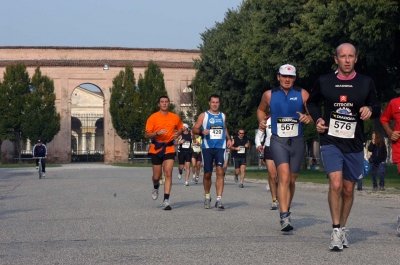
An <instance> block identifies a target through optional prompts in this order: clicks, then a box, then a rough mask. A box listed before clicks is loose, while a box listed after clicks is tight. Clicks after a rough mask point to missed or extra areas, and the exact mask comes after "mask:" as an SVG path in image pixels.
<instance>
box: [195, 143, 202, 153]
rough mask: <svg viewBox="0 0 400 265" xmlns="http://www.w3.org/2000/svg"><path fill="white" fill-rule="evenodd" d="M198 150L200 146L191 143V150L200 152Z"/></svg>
mask: <svg viewBox="0 0 400 265" xmlns="http://www.w3.org/2000/svg"><path fill="white" fill-rule="evenodd" d="M200 151H201V148H200V146H198V145H193V152H195V153H200Z"/></svg>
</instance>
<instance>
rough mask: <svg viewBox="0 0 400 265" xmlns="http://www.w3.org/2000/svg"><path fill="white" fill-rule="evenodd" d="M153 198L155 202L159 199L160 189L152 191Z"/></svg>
mask: <svg viewBox="0 0 400 265" xmlns="http://www.w3.org/2000/svg"><path fill="white" fill-rule="evenodd" d="M151 197H152V198H153V200H157V198H158V189H153V190H152V191H151Z"/></svg>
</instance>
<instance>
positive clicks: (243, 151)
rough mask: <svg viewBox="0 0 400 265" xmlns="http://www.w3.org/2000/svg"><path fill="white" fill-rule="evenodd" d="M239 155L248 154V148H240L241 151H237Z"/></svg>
mask: <svg viewBox="0 0 400 265" xmlns="http://www.w3.org/2000/svg"><path fill="white" fill-rule="evenodd" d="M237 153H238V154H244V153H246V147H244V146H239V150H238V151H237Z"/></svg>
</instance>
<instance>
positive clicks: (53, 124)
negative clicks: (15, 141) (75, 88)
mask: <svg viewBox="0 0 400 265" xmlns="http://www.w3.org/2000/svg"><path fill="white" fill-rule="evenodd" d="M31 88H32V92H31V94H30V95H29V97H28V100H27V106H26V111H25V115H24V117H23V118H24V119H23V122H22V136H23V137H24V138H27V139H31V140H34V141H36V140H38V139H40V140H41V141H42V142H43V143H45V144H46V143H49V142H51V141H52V140H53V139H54V136H55V135H56V134H57V133H58V132H59V131H60V126H61V125H60V120H61V116H60V114H59V113H57V110H56V106H55V101H56V95H55V94H54V82H53V80H51V79H50V78H49V77H47V76H45V75H44V76H42V73H41V71H40V67H39V66H38V67H37V68H36V70H35V74H34V75H33V77H32V81H31Z"/></svg>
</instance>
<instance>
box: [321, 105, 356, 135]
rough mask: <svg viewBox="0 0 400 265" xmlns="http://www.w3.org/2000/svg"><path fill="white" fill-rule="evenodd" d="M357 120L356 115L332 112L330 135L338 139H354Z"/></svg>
mask: <svg viewBox="0 0 400 265" xmlns="http://www.w3.org/2000/svg"><path fill="white" fill-rule="evenodd" d="M356 126H357V120H356V115H348V114H340V113H337V112H333V111H332V112H331V118H330V120H329V129H328V134H329V135H331V136H334V137H338V138H354V133H355V131H356Z"/></svg>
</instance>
